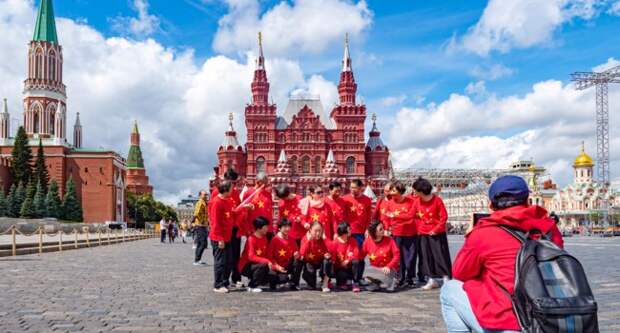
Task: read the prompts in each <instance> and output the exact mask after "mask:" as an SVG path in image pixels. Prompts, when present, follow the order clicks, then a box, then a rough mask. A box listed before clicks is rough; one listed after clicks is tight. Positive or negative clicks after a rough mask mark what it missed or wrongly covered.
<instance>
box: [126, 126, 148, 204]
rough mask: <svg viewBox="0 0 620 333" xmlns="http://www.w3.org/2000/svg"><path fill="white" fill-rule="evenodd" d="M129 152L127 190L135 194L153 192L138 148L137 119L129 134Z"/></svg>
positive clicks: (140, 150)
mask: <svg viewBox="0 0 620 333" xmlns="http://www.w3.org/2000/svg"><path fill="white" fill-rule="evenodd" d="M129 140H130V143H131V144H130V146H129V154H128V155H127V163H126V164H127V191H129V192H131V193H136V194H144V193H149V194H152V193H153V187H152V186H151V185H149V177H148V176H147V175H146V169H145V167H144V158H143V157H142V149H141V148H140V132H139V131H138V121H137V120H136V121H134V124H133V127H132V129H131V135H130V139H129Z"/></svg>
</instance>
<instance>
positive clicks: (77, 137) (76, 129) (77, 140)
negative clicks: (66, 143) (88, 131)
mask: <svg viewBox="0 0 620 333" xmlns="http://www.w3.org/2000/svg"><path fill="white" fill-rule="evenodd" d="M63 116H64V115H63ZM73 147H74V148H78V149H79V148H82V123H81V122H80V113H79V112H78V113H77V116H76V117H75V124H74V125H73Z"/></svg>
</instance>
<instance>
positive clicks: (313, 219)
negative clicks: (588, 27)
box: [312, 213, 320, 222]
mask: <svg viewBox="0 0 620 333" xmlns="http://www.w3.org/2000/svg"><path fill="white" fill-rule="evenodd" d="M319 217H320V216H319V214H317V213H314V214H312V221H314V222H317V221H318V220H319Z"/></svg>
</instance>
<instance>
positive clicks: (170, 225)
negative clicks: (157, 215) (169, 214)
mask: <svg viewBox="0 0 620 333" xmlns="http://www.w3.org/2000/svg"><path fill="white" fill-rule="evenodd" d="M159 232H160V234H161V242H162V243H165V242H166V238H168V243H174V241H175V240H176V238H177V237H178V236H179V226H178V225H177V223H176V222H175V221H174V220H171V219H166V218H162V219H161V221H159ZM183 242H184V243H185V239H183Z"/></svg>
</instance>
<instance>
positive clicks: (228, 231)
mask: <svg viewBox="0 0 620 333" xmlns="http://www.w3.org/2000/svg"><path fill="white" fill-rule="evenodd" d="M211 201H212V204H211V212H210V213H211V214H210V217H211V230H210V231H209V239H211V240H214V241H224V242H230V239H231V237H232V228H233V224H234V219H235V214H234V207H233V202H232V200H230V199H228V198H226V199H224V198H222V197H221V196H219V195H218V196H216V197H214V198H213V199H211Z"/></svg>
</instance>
